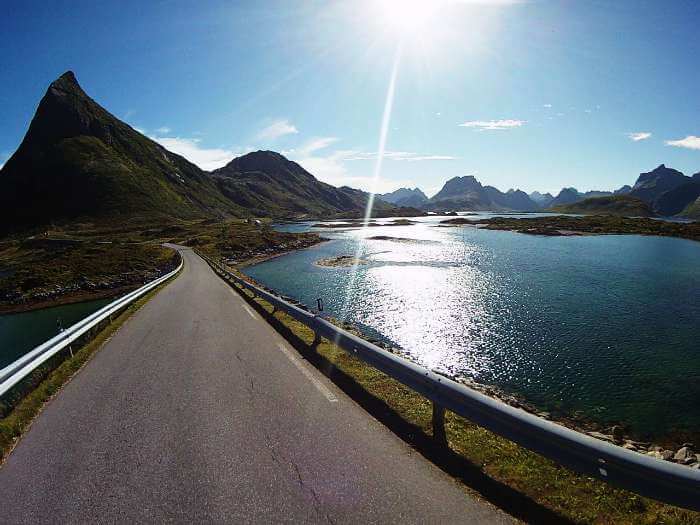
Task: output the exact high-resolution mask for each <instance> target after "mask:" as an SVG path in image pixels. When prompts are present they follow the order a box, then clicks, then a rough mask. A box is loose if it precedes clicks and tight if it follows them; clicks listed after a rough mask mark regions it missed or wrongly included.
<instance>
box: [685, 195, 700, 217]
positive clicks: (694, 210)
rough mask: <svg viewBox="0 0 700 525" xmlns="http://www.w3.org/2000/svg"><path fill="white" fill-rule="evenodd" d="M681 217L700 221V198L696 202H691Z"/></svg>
mask: <svg viewBox="0 0 700 525" xmlns="http://www.w3.org/2000/svg"><path fill="white" fill-rule="evenodd" d="M681 215H682V216H684V217H690V218H691V219H700V197H698V198H697V199H695V202H691V203H690V204H689V205H688V207H687V208H686V209H685V210H683V212H682V213H681Z"/></svg>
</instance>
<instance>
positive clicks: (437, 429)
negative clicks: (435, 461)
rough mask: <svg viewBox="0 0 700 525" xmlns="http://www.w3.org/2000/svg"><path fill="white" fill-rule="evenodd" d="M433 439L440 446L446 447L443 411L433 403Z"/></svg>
mask: <svg viewBox="0 0 700 525" xmlns="http://www.w3.org/2000/svg"><path fill="white" fill-rule="evenodd" d="M433 439H434V440H435V441H437V442H438V443H439V444H440V445H445V446H447V434H446V433H445V409H444V408H443V407H441V406H440V405H438V404H437V403H436V402H435V401H433Z"/></svg>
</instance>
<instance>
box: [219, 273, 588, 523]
mask: <svg viewBox="0 0 700 525" xmlns="http://www.w3.org/2000/svg"><path fill="white" fill-rule="evenodd" d="M232 288H234V289H235V290H236V291H238V292H239V294H240V295H241V296H242V297H243V298H244V299H245V300H246V302H247V303H248V304H250V305H251V306H252V307H253V308H255V310H256V311H257V312H258V313H259V314H260V315H261V316H262V317H263V319H265V320H266V321H267V322H268V324H270V326H272V328H274V329H275V330H276V331H277V332H279V333H280V334H281V335H282V336H283V337H284V338H285V339H286V340H287V341H288V342H289V343H290V344H291V345H292V346H293V347H294V348H295V349H296V350H297V351H298V352H299V353H300V354H301V355H302V357H304V358H305V359H306V360H307V361H309V362H310V363H311V364H313V365H314V366H315V367H316V368H317V369H318V370H320V371H321V372H322V373H323V374H324V375H325V376H327V377H328V378H329V379H330V380H331V381H333V383H334V384H335V385H336V386H338V387H339V388H340V389H341V390H342V391H343V392H345V393H346V394H347V395H348V396H350V397H351V398H352V399H353V400H354V401H355V402H356V403H358V404H359V405H360V406H361V407H362V408H364V409H365V410H366V411H367V412H369V413H370V414H371V415H372V416H373V417H375V418H376V419H377V420H378V421H380V422H381V423H382V424H384V425H385V426H386V427H388V428H389V429H390V430H391V431H392V432H393V433H394V434H396V435H397V436H399V437H400V438H401V439H402V440H403V441H405V442H406V443H407V444H409V445H410V446H411V447H412V448H414V449H415V450H417V451H418V452H420V453H421V454H422V455H423V456H424V457H425V458H427V459H428V460H429V461H431V462H432V463H434V464H435V465H437V466H438V467H439V468H441V469H442V470H443V471H444V472H446V473H447V474H449V475H450V476H452V477H454V478H457V479H459V480H460V481H462V483H464V485H466V486H467V487H469V488H470V489H471V490H473V491H474V492H476V493H478V494H479V495H480V496H481V497H482V498H483V499H485V500H486V501H489V502H490V503H492V504H493V505H495V506H496V507H498V508H500V509H501V510H503V511H505V512H507V513H508V514H510V515H511V516H513V517H514V518H517V519H519V520H522V521H525V522H527V523H556V524H573V523H574V522H573V521H571V520H569V519H567V518H565V517H563V516H561V515H559V514H557V513H556V512H554V511H552V510H550V509H548V508H546V507H544V506H542V505H540V504H539V503H537V502H536V501H534V500H533V499H531V498H530V497H529V496H527V495H525V494H523V493H521V492H518V491H517V490H515V489H513V488H512V487H509V486H507V485H505V484H503V483H501V482H499V481H497V480H495V479H493V478H491V477H489V476H487V475H486V474H485V473H484V472H483V471H482V470H481V469H480V468H479V466H477V465H475V464H474V463H471V462H470V461H469V460H467V459H466V458H464V457H463V456H461V455H459V454H457V453H456V452H454V451H453V450H452V449H450V448H449V447H448V446H443V445H439V444H437V443H436V441H435V440H433V438H432V436H430V435H428V434H426V433H425V432H423V430H422V429H421V428H419V427H418V426H416V425H414V424H412V423H409V422H408V421H406V420H405V419H403V418H402V417H401V416H400V415H399V414H398V413H397V412H396V411H395V410H394V409H393V408H391V407H390V406H389V405H387V404H386V403H385V402H384V401H383V400H382V399H379V398H378V397H376V396H374V395H372V394H370V393H369V392H367V390H365V389H364V388H363V387H362V386H361V385H360V384H359V383H357V382H356V381H355V380H354V379H353V378H352V377H351V376H349V375H347V374H346V373H344V372H343V371H342V370H339V369H338V368H336V367H335V365H333V363H331V362H330V361H329V360H327V359H326V358H325V357H323V356H322V355H320V354H318V353H317V352H316V351H315V350H314V348H313V347H312V346H310V345H308V344H306V342H304V341H303V340H302V339H300V338H299V337H298V336H297V335H296V334H294V333H293V332H292V331H291V330H290V329H289V328H287V327H286V326H285V325H284V324H282V322H280V321H279V320H278V319H277V318H276V317H274V316H273V315H271V314H270V313H269V312H268V311H267V310H265V309H264V308H263V307H262V306H260V304H258V303H257V302H256V301H254V300H253V299H252V298H250V297H249V296H248V295H246V294H245V293H243V292H242V291H241V290H240V289H239V288H237V287H235V286H232Z"/></svg>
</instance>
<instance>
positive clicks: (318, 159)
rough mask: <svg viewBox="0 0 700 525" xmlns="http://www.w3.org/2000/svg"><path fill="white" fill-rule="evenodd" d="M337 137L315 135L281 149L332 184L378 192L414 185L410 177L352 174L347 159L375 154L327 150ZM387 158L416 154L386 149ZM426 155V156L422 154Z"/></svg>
mask: <svg viewBox="0 0 700 525" xmlns="http://www.w3.org/2000/svg"><path fill="white" fill-rule="evenodd" d="M338 141H339V139H338V138H337V137H317V138H314V139H311V140H309V141H308V142H306V143H305V144H303V145H302V146H301V147H299V148H296V149H292V150H287V151H283V152H282V153H283V154H284V155H286V156H288V157H289V158H290V159H292V160H294V161H296V162H298V163H299V164H300V165H301V166H303V167H304V169H306V170H307V171H308V172H309V173H311V174H312V175H314V176H315V177H316V178H318V179H319V180H321V181H323V182H327V183H328V184H332V185H334V186H350V187H351V188H359V189H362V190H365V191H367V190H368V189H369V188H375V189H376V191H378V192H379V193H386V192H389V191H393V190H395V189H397V188H400V187H407V186H415V184H414V183H413V181H410V180H388V179H385V178H382V177H380V178H379V180H377V181H376V184H375V181H374V180H373V179H372V177H370V176H357V175H353V174H351V173H350V172H349V171H348V169H347V167H346V165H345V163H346V162H347V161H349V160H372V159H375V158H376V155H377V154H376V153H364V152H361V151H356V150H342V149H339V150H332V151H326V150H327V149H328V147H329V146H331V145H332V144H335V143H336V142H338ZM387 156H388V157H389V158H394V159H395V160H396V159H398V158H407V157H408V156H413V157H414V158H417V156H416V155H415V154H410V153H406V152H387ZM423 157H427V156H423Z"/></svg>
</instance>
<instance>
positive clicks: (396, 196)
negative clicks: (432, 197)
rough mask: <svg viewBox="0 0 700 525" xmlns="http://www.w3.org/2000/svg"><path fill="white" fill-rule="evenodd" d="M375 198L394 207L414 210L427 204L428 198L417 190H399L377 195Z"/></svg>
mask: <svg viewBox="0 0 700 525" xmlns="http://www.w3.org/2000/svg"><path fill="white" fill-rule="evenodd" d="M377 197H378V198H379V199H381V200H383V201H385V202H388V203H391V204H394V205H396V206H413V207H414V208H421V207H422V206H423V205H424V204H425V203H426V202H428V197H427V196H426V195H425V193H423V192H422V191H421V190H419V189H418V188H413V189H410V188H399V189H398V190H396V191H392V192H391V193H380V194H377Z"/></svg>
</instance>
